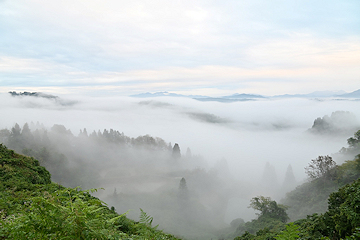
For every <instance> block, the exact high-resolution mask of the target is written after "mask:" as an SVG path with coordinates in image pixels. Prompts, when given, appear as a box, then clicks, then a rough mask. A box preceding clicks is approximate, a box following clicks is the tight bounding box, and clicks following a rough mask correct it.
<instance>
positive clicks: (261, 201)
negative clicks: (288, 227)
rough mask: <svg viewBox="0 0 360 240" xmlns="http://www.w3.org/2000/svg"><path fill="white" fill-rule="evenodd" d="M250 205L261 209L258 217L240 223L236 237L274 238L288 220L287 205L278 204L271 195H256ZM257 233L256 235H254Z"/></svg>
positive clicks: (260, 239)
mask: <svg viewBox="0 0 360 240" xmlns="http://www.w3.org/2000/svg"><path fill="white" fill-rule="evenodd" d="M250 207H252V208H253V209H255V210H258V211H260V213H259V214H258V215H259V217H258V219H254V220H252V221H250V222H246V223H243V224H240V225H239V226H238V228H237V229H236V231H235V236H239V237H237V238H235V239H258V240H262V239H264V240H265V239H274V237H275V236H276V234H277V233H278V232H279V231H281V230H283V229H284V228H285V222H286V221H287V220H288V216H287V214H286V207H285V206H283V205H281V204H277V203H276V201H273V200H271V198H269V197H263V196H259V197H254V198H253V199H252V200H251V203H250ZM254 234H255V235H254Z"/></svg>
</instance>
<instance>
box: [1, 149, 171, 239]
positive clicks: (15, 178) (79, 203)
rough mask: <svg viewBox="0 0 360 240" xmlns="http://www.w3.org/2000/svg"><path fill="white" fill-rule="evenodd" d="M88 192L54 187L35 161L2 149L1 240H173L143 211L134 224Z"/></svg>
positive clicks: (44, 171) (45, 172)
mask: <svg viewBox="0 0 360 240" xmlns="http://www.w3.org/2000/svg"><path fill="white" fill-rule="evenodd" d="M91 191H96V190H95V189H94V190H91ZM91 191H82V190H80V189H78V188H75V189H72V188H65V187H63V186H61V185H59V184H56V183H52V182H51V179H50V173H49V172H48V171H47V170H46V169H45V168H44V167H42V166H40V165H39V162H38V161H37V160H35V159H34V158H31V157H26V156H23V155H19V154H17V153H15V152H14V151H13V150H9V149H7V148H6V147H5V146H4V145H2V144H0V226H1V227H0V239H34V240H35V239H65V238H66V239H177V238H175V237H174V236H172V235H169V234H165V233H163V232H162V231H159V230H157V229H156V227H154V226H152V217H151V216H149V215H147V214H146V213H145V212H143V211H141V216H140V222H135V221H133V220H130V219H128V218H127V217H126V213H125V214H122V215H119V214H117V213H116V212H115V211H114V208H111V209H109V208H108V207H107V206H106V205H105V204H104V202H102V201H101V200H99V199H98V198H95V197H92V196H91V195H90V192H91Z"/></svg>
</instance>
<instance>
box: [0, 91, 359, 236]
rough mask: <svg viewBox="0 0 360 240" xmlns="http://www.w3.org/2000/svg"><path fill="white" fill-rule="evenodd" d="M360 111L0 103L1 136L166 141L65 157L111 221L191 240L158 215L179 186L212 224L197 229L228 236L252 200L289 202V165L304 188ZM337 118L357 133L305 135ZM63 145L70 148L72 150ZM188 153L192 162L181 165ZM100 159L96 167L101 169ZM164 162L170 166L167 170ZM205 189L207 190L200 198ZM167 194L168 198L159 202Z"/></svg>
mask: <svg viewBox="0 0 360 240" xmlns="http://www.w3.org/2000/svg"><path fill="white" fill-rule="evenodd" d="M359 105H360V101H355V100H333V99H322V100H316V99H296V98H293V99H263V100H256V101H241V102H233V103H220V102H201V101H197V100H193V99H189V98H174V97H168V98H167V97H161V98H151V99H150V98H148V99H138V98H128V97H85V96H71V95H63V96H60V98H56V99H49V98H41V97H29V96H21V97H20V96H17V97H12V96H10V94H7V93H3V94H1V95H0V108H1V111H2V115H3V117H2V118H1V121H0V128H1V129H4V128H6V129H9V130H11V128H12V127H13V126H14V125H15V124H16V123H18V124H19V125H20V127H22V126H23V125H24V124H25V123H29V124H30V123H31V122H33V123H37V122H39V123H41V124H43V126H44V127H45V129H47V130H48V131H49V137H50V138H51V140H56V139H57V140H58V141H59V142H58V143H57V144H59V146H60V145H62V144H65V143H64V142H66V141H70V140H69V139H70V138H67V137H66V138H63V137H59V136H57V135H55V133H54V130H53V131H51V128H52V127H53V126H54V124H58V125H63V126H65V128H66V129H68V130H70V131H71V133H72V134H73V135H74V136H75V137H77V136H78V135H79V132H80V130H83V129H84V128H86V130H87V133H88V134H89V135H90V134H91V133H92V132H93V131H95V132H98V131H99V130H100V131H101V132H103V131H104V129H108V130H109V129H113V130H115V131H119V133H123V134H124V136H128V137H130V138H134V139H136V138H137V137H138V136H144V135H150V136H152V137H153V138H154V139H156V138H157V137H158V138H161V139H163V140H164V142H162V141H161V140H160V139H158V140H156V141H158V142H157V143H156V144H157V145H156V149H155V148H154V149H147V148H137V147H136V145H134V144H133V143H132V144H133V145H131V146H130V147H129V148H125V147H114V146H112V147H108V146H106V147H105V146H102V148H100V147H98V146H97V145H95V143H94V142H91V140H84V141H82V142H81V144H82V145H81V146H80V145H79V146H78V145H77V153H76V154H75V153H74V150H71V151H70V150H69V149H68V150H66V148H64V149H62V150H61V151H62V153H64V154H65V156H66V157H67V159H68V161H69V164H70V165H69V166H75V165H71V164H72V163H71V161H73V159H79V158H80V157H79V156H82V157H81V161H80V160H79V161H78V162H77V164H78V165H79V164H80V165H82V166H84V168H85V166H86V165H87V164H89V166H92V167H91V168H92V169H91V171H92V172H96V176H97V179H98V181H94V183H93V184H94V186H92V185H91V184H90V183H91V181H90V182H89V184H87V185H85V186H86V187H102V188H104V189H105V190H103V191H100V192H99V196H100V197H102V198H104V200H105V201H107V202H108V203H109V205H113V206H115V207H116V209H117V211H121V212H124V211H127V210H128V209H134V210H132V211H130V212H129V216H130V217H132V218H136V216H137V215H138V209H139V208H142V209H144V210H145V211H147V212H148V213H150V215H152V216H154V219H155V221H157V222H158V223H160V228H165V230H168V231H170V232H173V233H175V234H178V235H180V236H186V237H188V238H195V236H197V235H196V234H195V233H192V231H193V230H189V229H187V226H185V225H184V226H180V227H179V228H182V231H180V230H179V231H177V230H176V229H175V228H174V227H173V226H171V225H170V224H168V225H166V221H172V220H171V219H173V218H174V216H173V215H172V214H175V213H171V214H170V213H169V214H168V215H166V211H164V210H161V211H160V210H159V209H161V208H166V207H163V206H164V205H166V204H169V202H171V201H173V200H174V198H175V197H176V196H180V195H176V194H178V193H176V192H177V191H178V190H179V189H178V188H179V182H180V179H181V178H182V177H184V178H185V179H186V183H187V188H188V191H189V196H190V197H189V198H190V199H196V204H200V205H201V206H200V205H199V206H200V207H198V208H197V209H202V208H203V211H202V212H204V213H206V214H208V215H207V216H203V217H198V219H197V218H194V221H204V219H205V218H207V219H211V220H209V222H208V223H206V224H209V225H211V224H215V225H218V226H223V227H224V226H226V224H229V223H230V222H231V221H232V220H233V219H235V218H243V219H244V220H250V219H252V218H254V217H255V214H254V211H253V210H252V209H248V208H247V206H248V205H249V200H250V199H251V197H254V196H258V195H264V196H271V197H272V198H274V199H276V200H280V199H281V198H282V197H283V196H284V195H285V189H283V191H281V190H279V188H281V186H282V185H283V182H284V178H285V172H286V170H287V168H288V166H289V164H291V166H292V169H293V172H294V176H295V179H296V181H297V183H298V184H300V183H301V182H303V181H306V175H305V171H304V167H306V166H307V165H308V163H309V162H310V160H311V159H314V158H316V157H318V156H319V155H331V154H335V153H337V152H338V151H339V150H340V149H341V148H342V147H346V146H347V143H346V140H347V138H349V137H351V136H352V135H353V133H354V132H352V130H353V129H356V128H357V127H359V126H360V123H359V122H358V121H357V120H358V119H360V107H359ZM335 111H349V112H351V113H352V114H353V116H354V117H355V118H356V119H357V120H356V121H352V122H351V124H353V126H341V121H337V124H338V126H337V127H338V128H337V132H336V133H334V132H333V133H329V134H326V133H314V132H310V131H308V130H309V129H310V128H311V127H312V126H313V124H314V120H315V119H317V118H319V117H321V118H322V117H324V116H325V115H328V116H330V115H331V114H332V113H333V112H335ZM344 122H346V121H344ZM347 124H348V123H347ZM33 125H35V124H33ZM31 130H32V131H34V130H35V129H31ZM71 141H72V140H71ZM169 143H171V147H173V146H174V144H175V143H177V144H178V145H179V146H180V151H181V155H182V157H181V158H180V159H177V160H176V161H175V160H174V159H171V148H169V149H168V150H166V147H165V146H168V144H169ZM68 144H69V145H68V148H71V143H68ZM64 146H65V145H64ZM134 146H135V147H134ZM154 146H155V145H154ZM160 148H161V149H160ZM188 148H189V149H190V150H191V156H190V155H189V156H186V152H187V149H188ZM100 149H102V150H100ZM129 149H131V150H129ZM164 149H165V150H164ZM58 151H60V150H58ZM336 156H337V155H334V159H335V161H337V162H338V163H341V162H342V161H344V159H343V158H341V159H340V158H338V159H337V158H336ZM97 158H100V159H101V161H99V162H97V161H96V159H97ZM154 159H156V163H155V161H154ZM74 161H75V160H74ZM169 161H173V162H172V163H170V164H169ZM78 165H77V166H78ZM270 167H271V169H273V170H274V172H275V177H276V179H275V180H274V181H277V183H278V187H277V188H275V187H274V188H271V187H268V186H265V185H264V178H266V176H265V175H266V169H270ZM273 170H272V171H273ZM89 171H90V170H89ZM153 173H154V174H153ZM94 174H95V173H94ZM53 175H54V174H53ZM94 176H95V175H94ZM94 179H95V177H94ZM202 183H204V184H210V185H211V186H210V185H209V186H208V185H207V186H208V187H207V188H204V187H203V186H204V185H201V184H202ZM73 184H74V185H75V186H76V185H77V184H76V183H73ZM262 184H263V185H262ZM79 185H80V184H79ZM115 189H116V190H115ZM286 190H288V189H286ZM212 191H213V192H212ZM164 192H167V194H165V195H161V194H162V193H164ZM229 192H230V193H229ZM175 193H176V194H175ZM111 196H112V197H111ZM119 196H120V197H119ZM157 197H158V198H157ZM186 198H187V197H186ZM116 199H122V200H121V201H120V200H119V201H120V202H121V203H122V204H117V202H116ZM179 199H182V198H181V197H180V198H179ZM145 200H146V201H145ZM194 202H195V200H194ZM155 203H156V204H155ZM182 204H183V202H182V200H178V205H179V206H182ZM196 204H195V203H194V204H193V205H192V206H195V205H196ZM217 204H219V208H218V209H217V206H218V205H217ZM161 205H162V206H161ZM220 205H221V206H220ZM189 209H190V207H189ZM198 211H200V210H198ZM190 212H191V211H190V210H189V212H188V213H186V212H185V213H183V214H184V216H182V217H183V218H193V217H194V216H193V215H191V214H190ZM177 213H179V212H177ZM211 214H212V215H211ZM214 216H219V219H215V217H214ZM183 218H182V219H183ZM196 219H197V220H196ZM174 221H177V220H174ZM179 222H181V221H180V220H179ZM203 224H204V226H205V225H206V224H205V223H203ZM204 226H202V225H201V224H199V226H197V227H198V229H199V232H204V231H206V230H201V229H205V227H204ZM184 231H185V233H184ZM194 231H195V230H194ZM186 232H187V233H188V234H189V235H186Z"/></svg>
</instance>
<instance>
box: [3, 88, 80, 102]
mask: <svg viewBox="0 0 360 240" xmlns="http://www.w3.org/2000/svg"><path fill="white" fill-rule="evenodd" d="M9 94H11V96H13V97H31V98H33V97H34V98H44V99H48V100H51V101H54V102H55V103H57V104H59V105H62V106H72V105H75V104H76V103H77V101H70V100H64V99H61V98H60V97H58V96H55V95H50V94H45V93H42V92H19V93H17V92H15V91H13V92H11V91H10V92H9Z"/></svg>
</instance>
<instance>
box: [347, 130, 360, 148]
mask: <svg viewBox="0 0 360 240" xmlns="http://www.w3.org/2000/svg"><path fill="white" fill-rule="evenodd" d="M347 142H348V144H349V146H350V147H352V148H357V147H360V130H359V131H357V132H356V133H355V134H354V137H351V138H349V139H348V140H347Z"/></svg>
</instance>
